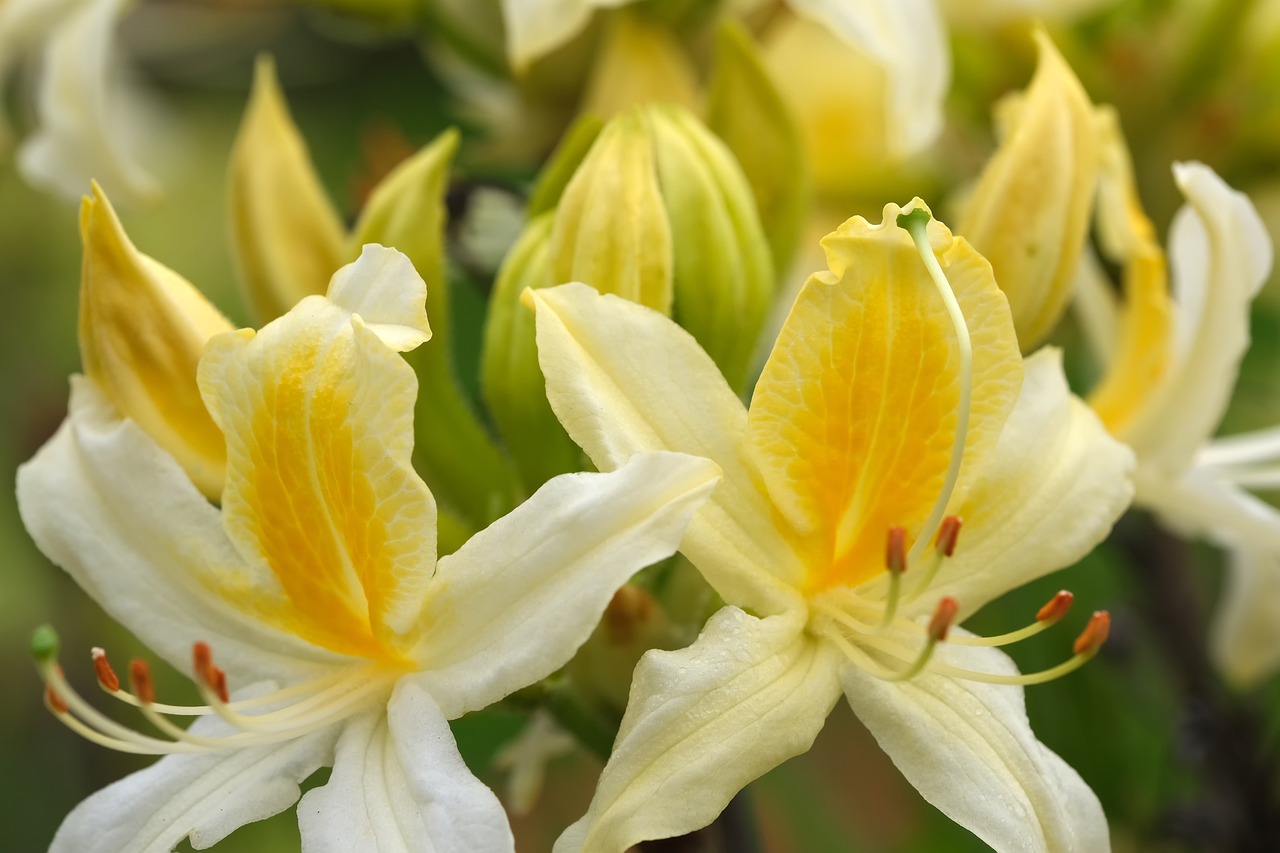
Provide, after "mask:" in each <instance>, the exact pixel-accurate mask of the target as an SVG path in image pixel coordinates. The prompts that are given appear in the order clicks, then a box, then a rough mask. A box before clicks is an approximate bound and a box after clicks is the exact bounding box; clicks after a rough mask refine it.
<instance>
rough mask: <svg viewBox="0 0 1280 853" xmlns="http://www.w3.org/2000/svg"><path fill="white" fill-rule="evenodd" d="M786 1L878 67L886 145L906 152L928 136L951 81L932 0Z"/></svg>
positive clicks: (934, 131) (937, 124) (937, 127)
mask: <svg viewBox="0 0 1280 853" xmlns="http://www.w3.org/2000/svg"><path fill="white" fill-rule="evenodd" d="M791 7H792V8H793V9H794V10H795V11H796V12H797V13H799V14H801V15H804V16H805V17H807V18H811V19H812V20H815V21H817V22H819V23H820V24H822V25H823V26H825V27H827V28H828V29H829V30H831V31H832V32H833V33H835V34H836V35H839V36H840V37H841V38H843V39H845V40H846V41H847V42H848V43H849V44H851V45H853V46H854V47H857V48H859V49H861V50H862V51H864V52H865V53H867V54H868V55H870V56H871V57H872V58H874V59H875V60H876V62H878V63H879V64H880V65H882V66H883V67H884V69H885V72H886V73H885V80H886V83H887V91H886V93H885V116H886V124H887V127H886V131H887V135H888V143H889V147H890V149H891V150H893V151H894V152H895V153H896V154H897V155H898V156H899V157H906V156H908V155H910V154H914V153H916V152H918V151H920V150H921V149H923V148H925V147H926V146H928V145H929V144H930V143H932V142H933V140H934V139H935V138H936V137H937V135H938V133H939V131H941V130H942V102H943V99H944V98H945V97H946V95H947V89H948V87H949V86H950V85H951V48H950V45H949V44H948V43H947V34H946V30H945V28H944V26H943V22H942V18H941V15H940V14H939V12H938V9H937V6H936V4H935V3H934V2H933V0H865V2H860V3H848V2H842V0H791Z"/></svg>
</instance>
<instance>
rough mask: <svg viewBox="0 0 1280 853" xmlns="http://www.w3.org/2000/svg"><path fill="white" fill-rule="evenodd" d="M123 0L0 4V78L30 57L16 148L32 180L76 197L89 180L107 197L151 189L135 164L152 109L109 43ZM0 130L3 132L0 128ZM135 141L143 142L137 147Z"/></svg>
mask: <svg viewBox="0 0 1280 853" xmlns="http://www.w3.org/2000/svg"><path fill="white" fill-rule="evenodd" d="M133 5H134V4H133V3H131V2H130V0H8V2H6V3H4V4H3V5H0V86H3V85H4V84H5V83H6V82H7V79H8V77H9V76H10V75H11V74H12V73H13V70H14V65H15V64H16V63H17V61H18V60H19V59H20V58H21V57H22V56H23V55H25V54H35V55H38V57H39V75H38V83H37V89H36V93H35V97H36V102H35V124H36V127H35V131H34V133H32V135H31V136H30V137H29V138H27V139H25V140H23V142H22V144H21V146H20V148H19V149H18V152H17V160H18V166H19V170H20V171H21V173H22V174H23V176H24V177H25V178H26V179H27V180H28V181H30V182H31V183H32V184H34V185H36V186H38V187H40V188H42V189H46V190H50V191H52V192H55V193H57V194H59V195H62V196H65V197H67V198H72V199H76V198H79V197H80V196H81V195H82V194H83V193H84V192H85V191H86V190H87V189H88V188H89V182H90V181H91V180H96V181H97V182H98V183H99V184H101V185H102V186H103V187H104V188H106V190H107V191H108V192H109V193H110V194H111V195H112V196H113V197H115V198H116V199H117V200H128V201H131V202H134V203H138V202H145V201H148V200H152V199H154V198H156V197H157V196H158V195H159V194H160V192H161V187H160V183H159V181H158V180H157V179H156V177H155V176H154V175H153V174H152V173H151V171H150V170H149V169H148V168H147V167H146V166H144V165H143V164H144V162H147V157H148V154H149V152H150V151H151V147H150V146H147V145H146V142H147V140H148V139H150V138H151V137H152V136H153V134H154V132H155V129H156V122H155V116H154V115H153V114H152V113H151V109H150V105H149V104H148V103H146V102H145V101H144V99H143V96H142V95H141V93H139V92H137V91H135V90H134V89H133V88H132V87H131V86H130V85H129V81H128V79H127V69H126V68H125V67H124V63H123V62H122V60H121V57H120V56H119V52H118V49H117V48H118V45H117V43H116V34H117V28H118V26H119V23H120V21H121V19H122V18H124V17H125V15H127V14H128V12H129V11H130V10H131V8H132V6H133ZM5 130H6V133H7V129H5ZM144 146H145V147H144Z"/></svg>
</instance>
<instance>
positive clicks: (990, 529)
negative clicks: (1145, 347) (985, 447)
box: [918, 348, 1133, 613]
mask: <svg viewBox="0 0 1280 853" xmlns="http://www.w3.org/2000/svg"><path fill="white" fill-rule="evenodd" d="M988 458H989V459H990V463H989V464H988V466H987V467H986V468H985V469H983V470H982V471H981V472H980V473H979V474H978V475H977V477H976V479H975V481H973V482H972V483H971V484H970V485H969V486H968V487H967V488H966V489H965V492H964V494H962V495H958V496H957V498H956V499H954V500H953V501H952V504H951V507H952V510H953V511H955V512H958V513H959V514H960V516H961V517H962V518H963V519H964V526H963V527H962V528H961V530H960V541H959V547H957V549H956V552H955V555H954V556H953V557H952V558H951V559H950V560H948V561H947V563H946V564H945V566H944V568H943V569H942V571H941V572H940V573H939V575H938V579H937V581H936V582H935V583H934V584H933V585H931V586H930V587H929V594H928V595H927V596H925V597H924V598H922V599H921V600H920V603H919V605H918V609H919V610H920V611H921V612H924V611H927V610H929V609H931V608H932V607H933V606H934V604H935V603H936V602H937V600H938V598H939V596H942V595H953V596H955V597H956V599H957V600H958V601H959V602H960V606H961V608H962V609H963V610H964V612H966V613H972V612H973V611H974V610H976V609H977V608H979V607H981V606H982V605H983V604H986V603H987V602H988V601H990V600H992V599H993V598H996V597H998V596H1000V595H1002V594H1003V593H1005V592H1007V591H1008V590H1010V589H1013V588H1015V587H1018V586H1021V585H1022V584H1024V583H1027V582H1028V581H1031V580H1033V579H1035V578H1038V577H1040V576H1041V575H1045V574H1048V573H1049V572H1052V571H1055V570H1057V569H1060V568H1063V567H1064V566H1069V565H1071V564H1072V563H1074V562H1075V561H1077V560H1079V559H1080V558H1082V557H1083V556H1084V555H1085V554H1087V553H1089V551H1090V550H1092V549H1093V547H1094V546H1095V545H1097V544H1098V543H1099V542H1100V541H1102V539H1103V538H1105V537H1106V535H1107V533H1108V532H1109V531H1110V530H1111V525H1112V524H1114V523H1115V520H1116V518H1118V517H1119V516H1120V513H1122V512H1124V510H1125V508H1126V507H1128V505H1129V501H1130V499H1131V498H1132V497H1133V485H1132V483H1131V482H1130V480H1129V477H1130V475H1131V473H1132V470H1133V454H1132V453H1131V452H1130V451H1129V449H1128V448H1127V447H1125V446H1124V445H1122V444H1120V443H1119V442H1118V441H1116V440H1115V439H1113V438H1111V436H1109V435H1108V434H1107V432H1106V430H1105V429H1104V428H1103V426H1102V424H1101V423H1100V422H1099V421H1098V418H1097V417H1096V416H1095V415H1094V414H1093V412H1092V411H1091V410H1090V409H1089V407H1088V406H1086V405H1085V404H1084V403H1083V402H1081V401H1080V400H1079V399H1078V398H1076V397H1074V396H1072V394H1071V393H1070V391H1069V390H1068V389H1067V383H1066V379H1065V377H1064V376H1063V375H1062V358H1061V353H1060V352H1059V351H1058V350H1055V349H1047V348H1046V349H1042V350H1040V351H1039V352H1037V353H1036V354H1035V355H1033V356H1031V357H1030V358H1028V359H1027V360H1026V374H1025V379H1024V380H1023V384H1022V391H1021V394H1020V395H1019V397H1018V402H1017V404H1016V405H1015V406H1014V409H1013V412H1012V414H1011V415H1010V416H1009V420H1008V421H1007V422H1006V423H1005V428H1004V432H1003V433H1002V434H1001V435H1000V440H999V443H998V444H997V445H996V450H995V452H994V453H993V454H991V456H990V457H988Z"/></svg>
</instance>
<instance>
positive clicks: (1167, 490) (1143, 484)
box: [1134, 468, 1280, 553]
mask: <svg viewBox="0 0 1280 853" xmlns="http://www.w3.org/2000/svg"><path fill="white" fill-rule="evenodd" d="M1137 486H1138V494H1137V497H1136V498H1135V499H1134V502H1135V503H1136V504H1137V505H1138V506H1142V507H1146V508H1147V509H1149V510H1151V511H1152V512H1154V513H1156V515H1158V516H1159V517H1160V520H1161V522H1163V523H1164V524H1165V525H1167V526H1169V527H1171V528H1173V529H1174V530H1176V531H1177V532H1178V533H1180V534H1182V535H1184V536H1188V537H1198V536H1205V537H1208V538H1209V539H1212V540H1213V541H1215V542H1217V543H1218V544H1220V545H1226V546H1236V545H1239V546H1243V547H1247V548H1251V549H1257V550H1263V551H1271V552H1274V553H1280V510H1277V509H1276V508H1275V507H1273V506H1271V504H1269V503H1267V502H1266V501H1263V500H1260V499H1258V498H1256V497H1254V496H1253V495H1251V494H1249V493H1248V492H1246V491H1245V490H1244V489H1241V488H1240V487H1238V486H1236V485H1235V484H1234V483H1232V482H1230V481H1229V480H1228V479H1226V478H1225V477H1223V476H1222V475H1221V474H1220V473H1219V472H1217V471H1215V470H1213V469H1209V468H1191V469H1190V470H1188V471H1187V472H1186V473H1184V474H1183V475H1182V476H1181V477H1179V478H1178V479H1176V480H1168V479H1164V478H1161V477H1155V476H1148V472H1146V471H1139V476H1138V479H1137Z"/></svg>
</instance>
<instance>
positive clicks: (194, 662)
mask: <svg viewBox="0 0 1280 853" xmlns="http://www.w3.org/2000/svg"><path fill="white" fill-rule="evenodd" d="M191 668H192V669H193V670H194V671H195V676H196V679H197V680H198V681H199V682H200V683H201V684H206V685H209V686H213V679H212V678H210V677H209V676H210V674H211V673H212V671H213V649H211V648H209V644H208V643H206V642H205V641H204V640H198V641H196V643H195V645H193V646H192V647H191Z"/></svg>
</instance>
